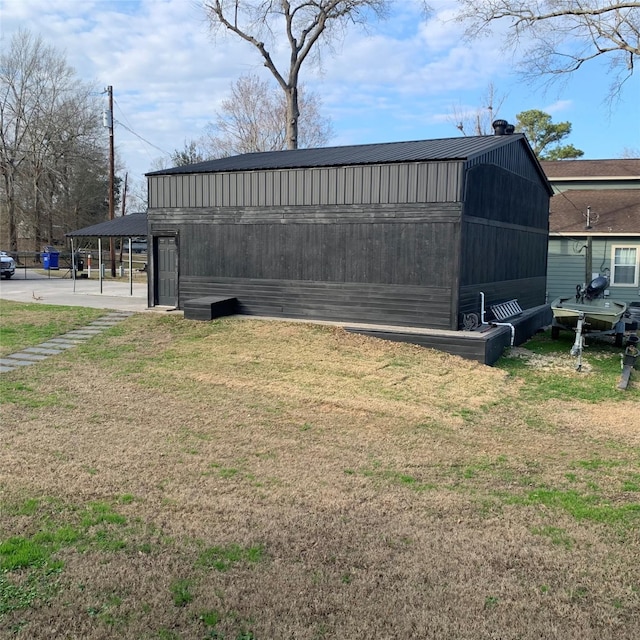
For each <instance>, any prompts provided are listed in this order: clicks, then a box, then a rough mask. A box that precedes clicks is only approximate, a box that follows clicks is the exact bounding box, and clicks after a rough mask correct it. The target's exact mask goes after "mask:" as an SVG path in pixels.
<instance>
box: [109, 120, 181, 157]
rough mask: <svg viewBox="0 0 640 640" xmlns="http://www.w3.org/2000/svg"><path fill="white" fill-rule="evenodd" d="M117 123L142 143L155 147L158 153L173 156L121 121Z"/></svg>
mask: <svg viewBox="0 0 640 640" xmlns="http://www.w3.org/2000/svg"><path fill="white" fill-rule="evenodd" d="M115 122H116V124H119V125H120V126H121V127H122V128H123V129H126V130H127V131H128V132H129V133H132V134H133V135H134V136H135V137H136V138H138V139H140V140H142V142H144V143H146V144H148V145H149V146H150V147H153V148H154V149H157V150H158V151H161V152H162V153H164V154H165V155H168V156H170V155H171V153H169V151H165V150H164V149H161V148H160V147H158V146H156V145H155V144H153V142H149V141H148V140H147V139H145V138H143V137H142V136H141V135H140V134H138V133H136V132H135V131H134V130H133V129H131V128H129V127H127V125H126V124H123V123H122V122H120V121H119V120H116V121H115Z"/></svg>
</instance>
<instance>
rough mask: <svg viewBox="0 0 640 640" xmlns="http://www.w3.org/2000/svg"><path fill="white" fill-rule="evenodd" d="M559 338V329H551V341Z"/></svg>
mask: <svg viewBox="0 0 640 640" xmlns="http://www.w3.org/2000/svg"><path fill="white" fill-rule="evenodd" d="M559 337H560V327H555V326H553V327H551V339H552V340H557V339H558V338H559Z"/></svg>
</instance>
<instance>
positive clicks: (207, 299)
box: [183, 296, 238, 320]
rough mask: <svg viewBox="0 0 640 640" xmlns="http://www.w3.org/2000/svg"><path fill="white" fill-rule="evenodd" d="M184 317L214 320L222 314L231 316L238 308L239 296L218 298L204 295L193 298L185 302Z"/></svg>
mask: <svg viewBox="0 0 640 640" xmlns="http://www.w3.org/2000/svg"><path fill="white" fill-rule="evenodd" d="M183 306H184V317H185V318H186V319H187V320H213V319H214V318H220V317H221V316H231V315H233V314H234V313H236V312H237V310H238V299H237V298H217V297H215V296H204V297H203V298H192V299H191V300H187V301H186V302H185V303H184V305H183Z"/></svg>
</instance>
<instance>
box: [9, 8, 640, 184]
mask: <svg viewBox="0 0 640 640" xmlns="http://www.w3.org/2000/svg"><path fill="white" fill-rule="evenodd" d="M432 6H433V7H434V12H433V14H432V15H431V17H430V18H429V19H425V18H424V16H422V15H421V13H420V10H419V6H418V3H417V2H414V1H413V0H405V1H404V2H402V1H400V2H397V3H396V6H395V10H394V11H393V13H392V15H391V17H390V19H389V20H388V21H387V22H385V23H381V24H376V25H373V26H372V27H371V28H370V29H369V30H368V32H367V33H364V32H362V31H357V30H354V31H352V32H349V33H347V34H346V38H345V40H344V41H343V42H342V43H341V44H340V46H338V47H336V51H335V53H334V54H333V55H330V54H326V55H324V57H323V59H322V68H321V69H317V68H313V67H311V66H309V65H307V66H305V67H303V73H302V80H303V82H304V84H305V85H306V86H307V87H308V88H309V89H311V90H312V91H314V92H316V93H317V94H319V95H320V96H322V101H323V109H322V110H323V113H324V114H325V115H326V116H328V117H330V118H331V120H332V123H333V128H334V132H335V135H334V138H333V139H332V140H331V141H330V144H331V145H342V144H360V143H369V142H391V141H397V140H418V139H425V138H447V137H456V136H458V135H459V132H458V131H457V129H456V128H455V113H456V112H458V113H463V112H465V111H469V112H471V113H473V112H475V111H476V110H477V108H478V107H480V106H481V104H482V98H483V97H484V96H485V95H486V93H487V87H488V86H489V83H493V85H494V87H495V89H496V91H497V93H498V94H499V95H501V96H503V97H504V102H503V104H502V106H501V108H500V112H499V116H500V117H502V118H505V119H507V120H509V121H511V122H514V121H515V116H516V114H517V113H519V112H520V111H524V110H527V109H541V110H543V111H546V112H547V113H549V114H551V116H552V117H553V120H554V121H555V122H559V121H565V120H568V121H569V122H571V123H572V125H573V132H572V134H571V136H570V138H569V139H568V140H567V142H571V143H573V144H574V145H575V146H576V147H578V148H579V149H582V150H583V151H584V152H585V155H584V158H585V159H596V158H615V157H620V156H621V155H623V154H624V153H625V151H627V152H629V151H633V152H635V153H636V154H640V116H639V113H640V75H638V74H636V76H635V77H634V78H632V79H631V80H630V81H629V82H627V84H626V86H625V91H624V93H623V96H622V99H621V100H620V101H618V102H617V103H615V104H613V105H612V106H611V105H609V104H608V103H607V102H606V100H605V98H606V96H607V93H608V89H609V82H610V78H609V70H608V67H607V65H606V63H600V62H597V61H596V62H595V63H592V64H590V65H587V66H585V67H584V68H583V69H582V70H581V71H580V72H578V73H576V74H574V75H573V76H572V77H571V78H570V79H569V80H568V82H566V84H564V85H562V86H557V87H554V88H551V89H546V90H545V88H544V87H543V86H542V85H534V84H531V83H524V82H522V81H521V80H520V79H519V77H518V75H517V74H516V73H515V72H514V71H513V70H514V68H515V67H516V65H517V62H518V53H515V54H514V53H512V52H510V51H504V50H503V49H502V47H501V44H502V38H501V37H500V34H499V32H498V33H496V34H494V35H492V36H487V37H486V38H484V39H482V40H481V41H478V42H475V43H473V44H468V43H466V42H464V40H463V38H462V27H461V26H460V25H459V24H457V23H455V22H454V21H452V19H451V18H452V15H453V11H454V10H455V6H456V5H455V2H453V1H452V0H435V1H434V2H432ZM0 15H1V17H0V20H1V22H0V36H1V38H2V45H3V47H5V46H7V45H8V43H9V41H10V39H11V35H12V33H13V32H15V31H16V30H17V29H19V28H20V27H23V28H28V29H29V30H30V31H31V32H32V33H34V34H38V35H40V36H41V37H42V38H43V40H44V41H45V42H46V43H47V44H50V45H53V46H55V47H57V48H58V49H59V50H61V51H63V52H64V53H65V54H66V57H67V60H68V62H69V64H70V65H71V66H73V67H74V68H75V70H76V72H77V74H78V76H79V77H80V78H82V79H83V80H84V81H87V82H92V83H95V84H96V86H98V87H100V88H104V87H106V86H107V85H112V86H113V91H114V100H115V108H114V116H115V120H116V128H115V141H116V147H117V153H118V159H119V162H120V164H121V166H122V167H123V170H122V171H123V172H124V170H126V171H127V172H128V173H129V180H130V184H132V183H133V184H134V185H135V184H139V185H143V184H144V180H143V174H144V173H145V172H146V171H149V170H151V169H152V168H153V163H154V161H155V160H157V159H158V158H160V157H162V156H163V152H164V155H165V157H166V153H170V152H171V151H173V150H175V149H181V148H182V147H183V146H184V143H185V141H186V140H190V139H195V138H198V137H200V136H201V135H202V134H203V132H204V129H205V127H206V125H207V124H208V123H209V122H211V121H213V120H214V118H215V112H216V110H217V108H218V107H219V105H220V103H221V101H222V100H224V99H225V98H226V97H227V96H228V93H229V87H230V85H231V83H233V82H234V81H235V80H237V78H238V77H239V76H240V75H241V74H244V73H255V74H258V75H260V76H261V77H263V78H265V79H271V76H270V75H269V73H268V71H267V70H266V69H265V68H264V67H263V65H262V63H261V59H260V58H259V57H258V54H257V52H254V49H253V48H252V47H251V46H250V45H248V44H245V43H243V42H241V41H239V40H238V39H234V38H231V37H227V38H226V39H222V40H217V41H214V40H212V38H211V36H210V34H209V32H208V30H207V25H206V22H205V19H204V14H203V11H202V9H201V8H200V7H199V2H198V0H0ZM274 55H275V56H276V58H277V59H278V58H279V57H280V56H283V55H286V50H285V49H284V48H282V47H281V48H279V49H276V52H275V54H274ZM97 117H99V118H101V114H97Z"/></svg>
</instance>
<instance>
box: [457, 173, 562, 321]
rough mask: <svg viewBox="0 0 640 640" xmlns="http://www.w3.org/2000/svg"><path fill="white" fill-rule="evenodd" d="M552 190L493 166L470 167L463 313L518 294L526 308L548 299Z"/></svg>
mask: <svg viewBox="0 0 640 640" xmlns="http://www.w3.org/2000/svg"><path fill="white" fill-rule="evenodd" d="M548 221H549V194H548V191H547V190H546V189H545V187H544V185H543V184H542V183H541V182H540V181H532V180H529V179H526V178H524V177H521V176H515V175H513V174H512V173H510V172H508V171H506V170H504V169H502V168H500V167H495V166H486V165H481V166H475V167H472V168H471V169H470V170H469V172H468V176H467V184H466V189H465V203H464V208H463V218H462V239H461V246H460V251H461V256H462V257H461V264H460V294H459V302H460V309H459V311H460V314H463V313H471V312H475V313H477V312H478V311H479V309H480V307H479V305H480V292H483V293H484V294H485V301H486V304H487V305H489V304H492V303H496V302H503V301H505V300H511V299H514V298H516V299H517V300H518V302H519V303H520V306H521V307H522V308H523V309H528V308H532V307H535V306H538V305H542V304H544V303H545V297H546V273H547V252H548V235H549V234H548Z"/></svg>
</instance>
